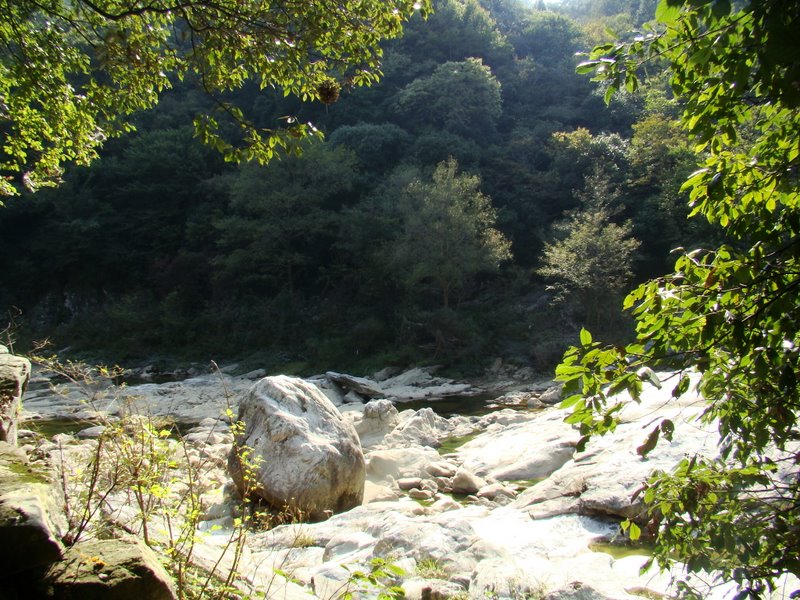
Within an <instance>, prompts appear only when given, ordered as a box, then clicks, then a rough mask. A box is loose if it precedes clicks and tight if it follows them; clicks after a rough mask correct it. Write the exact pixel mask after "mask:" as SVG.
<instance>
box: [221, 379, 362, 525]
mask: <svg viewBox="0 0 800 600" xmlns="http://www.w3.org/2000/svg"><path fill="white" fill-rule="evenodd" d="M238 420H239V421H240V422H241V423H243V425H244V431H243V432H242V433H240V434H239V435H238V436H237V439H236V444H235V445H234V451H232V453H231V455H230V459H229V461H228V466H229V469H230V471H231V475H232V477H233V479H234V482H235V483H236V485H237V487H238V489H239V491H240V493H249V494H251V495H255V496H258V497H260V498H262V499H264V500H265V501H266V502H267V503H269V504H270V505H271V506H273V507H275V508H277V509H284V508H288V509H291V510H297V511H300V513H301V514H302V515H303V516H305V517H308V518H310V519H312V520H317V519H322V518H325V517H326V516H329V515H330V514H332V513H338V512H341V511H344V510H348V509H350V508H352V507H354V506H357V505H359V504H360V503H361V501H362V499H363V496H364V481H365V473H366V468H365V462H364V454H363V452H362V450H361V444H360V442H359V439H358V435H357V434H356V431H355V429H354V427H353V425H352V424H351V423H350V422H349V421H348V420H346V419H345V418H343V417H342V415H341V413H340V412H339V411H338V410H337V409H336V407H335V406H334V405H333V404H332V403H331V401H330V400H329V399H328V398H327V397H326V396H325V395H324V394H323V393H322V392H321V391H320V390H319V389H318V388H317V387H316V386H315V385H313V384H312V383H309V382H307V381H304V380H302V379H297V378H294V377H287V376H283V375H281V376H276V377H265V378H264V379H262V380H261V381H259V382H258V383H256V384H255V385H254V386H253V388H252V389H251V390H250V393H249V394H248V395H247V396H246V397H245V398H243V399H242V401H241V402H240V404H239V416H238ZM237 447H238V448H242V447H249V448H252V450H253V457H254V458H255V460H256V461H258V464H256V465H254V467H255V479H256V481H255V482H254V484H253V485H252V487H250V488H249V489H245V487H246V484H245V481H244V479H245V478H244V477H243V469H242V465H241V462H240V458H239V453H237V451H236V448H237Z"/></svg>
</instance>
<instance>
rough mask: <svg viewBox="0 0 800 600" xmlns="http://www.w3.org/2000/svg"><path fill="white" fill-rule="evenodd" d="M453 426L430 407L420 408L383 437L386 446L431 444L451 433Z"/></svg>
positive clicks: (434, 445) (437, 442) (435, 445)
mask: <svg viewBox="0 0 800 600" xmlns="http://www.w3.org/2000/svg"><path fill="white" fill-rule="evenodd" d="M452 431H453V426H452V424H451V423H450V422H449V421H448V420H447V419H445V418H443V417H440V416H439V415H437V414H436V413H435V412H434V411H433V409H431V408H421V409H420V410H418V411H417V412H416V413H415V414H414V415H413V416H412V417H411V418H409V419H407V420H405V421H403V422H401V423H400V424H399V425H398V426H397V427H396V428H395V429H394V430H393V431H392V432H391V433H389V434H388V435H387V436H386V437H385V438H384V441H383V443H384V445H386V446H387V447H390V448H391V447H408V446H412V445H417V446H431V447H434V448H435V447H437V446H439V445H440V444H441V441H442V440H443V439H445V438H447V437H449V436H450V435H452Z"/></svg>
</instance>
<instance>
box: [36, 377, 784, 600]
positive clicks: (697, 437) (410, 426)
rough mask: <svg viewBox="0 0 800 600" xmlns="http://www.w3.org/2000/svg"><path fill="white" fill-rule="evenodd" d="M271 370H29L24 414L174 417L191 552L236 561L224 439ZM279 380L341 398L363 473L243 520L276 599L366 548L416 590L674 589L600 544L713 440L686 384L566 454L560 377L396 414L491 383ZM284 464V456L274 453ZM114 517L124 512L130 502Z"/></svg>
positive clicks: (726, 589)
mask: <svg viewBox="0 0 800 600" xmlns="http://www.w3.org/2000/svg"><path fill="white" fill-rule="evenodd" d="M264 375H265V374H264V373H263V372H252V373H248V374H245V375H240V376H233V375H230V374H225V373H216V374H211V375H199V376H196V377H192V378H187V379H185V380H183V381H176V382H169V383H163V384H154V383H151V384H142V385H135V386H134V385H131V386H127V387H123V388H117V387H113V386H112V387H109V386H104V385H98V386H97V388H96V389H93V390H91V393H90V394H88V399H87V393H86V392H87V391H86V390H85V389H83V390H81V389H79V386H76V385H73V384H69V383H63V384H62V386H61V390H60V392H61V393H60V394H56V393H54V391H53V384H54V383H57V382H54V381H53V380H51V379H50V378H49V377H46V376H44V375H43V374H41V373H39V374H37V373H34V376H33V378H32V380H31V384H30V389H29V391H28V392H27V394H26V396H25V401H24V413H23V417H24V418H25V419H26V421H25V422H24V424H23V425H22V427H24V428H35V426H36V422H37V420H38V421H40V422H41V421H42V420H52V419H78V418H80V419H85V418H92V417H96V416H97V415H98V414H101V413H102V414H106V415H110V416H111V417H112V418H113V417H115V416H118V415H119V414H120V413H121V412H125V411H138V412H141V413H143V414H148V415H157V416H159V417H168V418H170V419H173V420H174V421H175V422H177V423H179V424H181V426H182V431H183V432H184V436H183V439H184V441H185V442H186V444H187V446H188V447H189V448H190V454H191V456H194V457H196V460H198V461H199V460H202V461H203V465H204V472H203V482H202V483H203V485H204V490H205V492H204V495H203V511H204V512H203V523H202V526H201V529H202V530H203V534H202V536H201V537H200V542H199V543H198V545H197V547H196V550H195V559H196V560H197V561H198V562H200V563H201V564H206V565H212V564H215V563H216V562H219V563H220V564H221V565H222V566H223V567H224V565H225V564H226V561H230V560H232V559H231V558H230V557H229V556H226V555H225V553H224V549H225V547H226V540H228V539H229V535H230V530H231V527H232V524H233V522H234V521H233V519H234V518H235V514H234V512H232V503H231V490H232V489H233V486H232V485H231V481H232V480H231V475H230V474H229V472H228V469H227V465H228V458H229V456H230V452H231V447H232V444H233V438H234V436H233V433H232V432H231V427H230V422H231V420H232V415H234V414H237V411H238V410H239V402H240V400H241V399H243V398H247V397H248V395H252V392H251V390H253V389H261V390H262V392H263V390H264V388H265V386H267V387H270V386H272V387H274V386H275V385H276V380H275V379H268V380H263V379H262V377H263V376H264ZM661 377H662V378H664V379H667V378H669V375H668V374H662V376H661ZM278 383H279V384H280V386H286V385H291V386H296V387H298V388H309V387H311V388H313V390H320V391H321V392H323V393H324V394H325V396H326V399H325V400H321V401H320V402H322V403H323V404H324V403H326V402H329V403H330V405H331V407H333V406H335V407H336V408H335V409H333V410H335V411H336V414H335V415H333V416H332V417H331V418H334V420H336V421H341V422H342V426H343V428H344V429H346V430H348V431H352V432H354V434H355V435H356V436H357V440H356V442H357V443H358V444H359V445H360V453H361V454H362V456H363V461H364V462H363V467H358V466H356V469H358V468H363V469H364V470H363V471H361V473H362V474H361V475H359V477H363V490H358V491H357V492H352V490H351V491H348V494H349V496H348V498H349V500H348V503H347V506H352V505H353V504H357V506H355V507H353V508H349V509H346V508H347V507H346V506H342V507H341V508H342V509H346V510H343V511H342V512H338V514H333V516H331V517H330V518H328V519H326V520H317V521H316V522H308V523H293V524H288V525H281V526H278V527H275V528H273V529H270V530H268V531H260V532H251V533H250V534H249V535H248V537H247V543H246V548H245V551H244V553H243V555H242V562H241V563H240V567H239V569H240V571H241V573H242V575H243V577H244V580H246V581H247V582H248V585H249V586H250V589H251V590H252V591H256V590H259V591H261V592H264V593H265V594H266V595H267V597H270V598H278V597H280V598H290V599H295V598H296V599H298V600H299V599H301V598H303V599H312V598H321V599H326V600H327V599H329V598H337V597H340V596H341V594H342V593H343V591H346V590H349V589H350V587H349V586H350V583H349V581H350V576H351V573H352V572H353V570H354V569H366V568H368V565H369V564H370V561H371V560H372V559H375V558H382V559H387V560H390V561H392V562H394V563H395V564H397V565H398V566H399V567H401V568H402V569H403V570H404V571H405V573H406V574H405V575H404V576H402V577H399V578H398V580H397V583H398V584H400V585H402V588H403V590H404V592H405V595H406V597H408V598H456V597H457V598H467V597H471V598H485V597H491V598H546V599H548V600H561V599H564V600H566V599H574V600H590V599H592V600H593V599H597V600H624V599H634V598H642V597H645V598H661V597H668V596H669V595H670V594H671V592H673V591H674V587H673V585H672V578H671V574H669V573H659V572H658V571H657V570H656V569H654V568H650V569H649V570H647V571H646V572H644V573H640V567H641V566H642V564H643V563H644V562H645V560H646V558H647V557H646V551H645V550H641V551H639V552H636V551H635V550H634V551H633V552H632V553H630V555H628V556H625V557H616V556H617V555H612V554H609V553H607V552H605V551H600V550H599V549H600V548H601V547H602V544H603V543H605V542H609V541H612V540H614V539H616V538H618V536H619V534H620V532H619V522H620V520H622V519H623V518H633V519H635V518H637V516H638V515H639V512H640V510H641V506H640V504H639V502H638V501H636V500H632V497H633V495H634V491H635V490H636V489H637V488H639V487H640V486H641V484H642V483H643V482H644V481H645V480H646V478H647V476H648V474H649V473H650V472H651V471H652V470H653V469H656V468H662V469H669V468H671V467H672V465H674V464H675V462H676V461H678V460H680V459H681V458H683V457H684V456H686V455H687V454H693V453H696V452H700V453H706V454H715V453H716V451H717V442H718V436H717V434H716V432H715V430H714V428H713V427H710V428H709V427H702V426H700V425H699V424H698V422H697V416H698V415H699V413H700V411H702V409H703V401H702V399H701V398H699V397H698V396H697V394H696V393H695V392H693V391H691V390H690V391H689V392H687V393H685V394H684V395H682V396H681V397H680V398H678V399H677V400H673V399H671V398H670V394H669V391H667V389H668V388H669V389H671V387H672V386H670V385H666V386H664V389H663V390H659V389H656V388H651V389H649V390H648V391H647V392H646V393H645V394H644V395H643V398H642V401H641V403H639V404H634V405H630V406H629V407H628V408H626V409H625V411H624V412H623V413H622V423H621V425H620V426H619V427H618V428H617V430H616V431H615V432H614V433H613V434H611V435H608V436H606V437H603V438H599V439H594V440H592V441H591V442H590V443H589V444H588V445H587V447H586V448H585V450H584V451H583V452H576V450H575V445H576V443H577V441H578V438H579V435H578V433H577V431H576V430H575V429H574V428H573V427H572V426H570V425H568V424H566V423H564V417H565V412H564V411H562V410H561V409H559V408H556V407H552V406H549V405H548V404H547V402H549V403H552V402H553V401H554V399H555V398H556V397H557V395H558V394H557V389H548V387H547V386H546V385H542V384H541V383H540V384H536V385H533V384H528V385H520V383H519V382H517V385H516V387H517V388H523V389H522V391H520V390H519V389H517V391H515V392H513V393H509V394H505V395H503V394H502V392H498V394H497V395H498V396H501V395H503V398H502V399H500V400H499V402H498V403H499V404H504V403H505V404H512V405H513V407H510V408H499V409H497V410H494V411H493V412H490V413H489V414H486V415H483V416H475V417H464V416H454V417H450V418H444V417H442V416H439V415H437V414H436V413H435V412H434V411H433V410H432V409H431V408H423V409H420V410H403V403H402V401H403V400H409V399H419V398H426V397H430V398H433V397H441V396H446V395H448V394H456V393H457V394H470V393H478V392H485V390H477V389H474V388H473V387H471V386H469V385H468V384H465V383H458V382H452V381H448V380H445V379H441V378H437V377H435V376H433V375H432V374H431V373H430V372H429V371H425V370H415V371H413V372H409V373H401V374H396V375H394V377H388V376H387V374H383V376H378V377H374V378H371V379H365V378H356V377H351V376H348V375H344V374H338V373H327V374H326V375H324V376H320V377H318V378H312V379H311V380H308V381H301V380H294V381H292V380H290V378H284V379H282V380H280V381H279V382H278ZM262 392H258V393H262ZM270 393H273V392H270ZM311 393H316V392H311ZM273 395H274V394H273ZM541 400H545V401H547V402H546V403H542V402H541ZM303 402H305V401H303ZM303 406H304V407H305V404H303ZM293 410H294V412H293V413H292V414H293V416H292V417H291V418H292V419H295V420H298V419H300V420H302V418H303V417H302V414H301V413H304V412H305V408H303V409H302V410H301V409H293ZM325 410H329V409H328V408H325V409H324V410H322V412H324V411H325ZM240 414H241V413H240ZM314 418H315V419H316V418H317V417H314ZM663 418H669V419H671V420H672V421H673V422H674V423H675V424H676V428H677V430H678V431H679V435H676V436H675V437H674V439H673V440H672V441H670V442H662V443H660V444H659V445H658V446H657V448H656V449H655V450H654V451H653V452H651V453H650V454H648V455H647V458H646V459H645V458H642V457H640V456H639V455H638V454H637V453H636V448H637V446H639V445H640V444H641V443H642V441H643V440H644V438H646V436H647V433H648V432H649V430H650V429H651V428H652V423H653V422H656V421H658V420H660V419H663ZM301 428H304V429H305V430H309V428H308V427H307V426H306V425H303V424H301ZM267 429H268V428H267ZM311 429H313V428H311ZM322 429H324V427H322ZM262 431H266V429H262ZM269 431H273V433H274V430H269ZM309 431H310V434H309V437H308V439H306V441H304V442H303V443H302V444H300V445H301V446H303V447H306V448H311V447H313V444H320V445H328V446H330V445H331V444H329V443H328V442H327V441H325V440H322V441H320V436H321V431H318V432H317V433H314V431H311V430H309ZM96 434H97V431H96V430H95V431H92V430H91V429H89V428H87V429H84V430H82V431H80V432H78V433H77V434H75V435H67V434H60V435H58V436H56V437H55V438H54V439H53V440H52V441H35V438H34V437H33V436H31V435H30V434H27V433H25V434H24V435H23V438H22V439H23V441H24V443H25V444H27V446H28V447H27V448H25V449H26V450H27V451H28V452H29V453H35V454H40V455H41V454H48V453H49V454H50V455H52V452H53V450H54V449H55V448H56V447H57V448H58V449H59V452H60V453H61V455H64V454H65V449H68V450H67V451H66V454H67V455H72V456H80V452H81V448H85V447H88V445H90V444H91V443H92V437H93V436H95V435H96ZM251 434H252V432H251ZM281 435H284V436H285V435H287V434H285V433H281ZM292 435H294V434H292ZM262 437H263V435H262ZM266 437H273V438H274V437H275V435H273V434H270V435H267V436H266ZM456 439H457V440H458V443H459V444H460V445H457V444H455V443H454V440H456ZM174 443H177V442H174ZM451 446H452V447H451ZM315 452H316V451H314V452H310V454H308V455H307V456H311V455H314V456H316V454H315ZM336 452H338V450H336ZM275 456H277V455H276V454H275V451H274V450H264V461H265V463H264V465H263V468H264V470H265V474H266V475H269V471H270V467H271V465H270V460H272V461H273V464H274V461H276V460H277V459H276V458H275ZM289 460H294V459H281V461H279V462H281V463H286V461H289ZM315 460H316V459H315ZM304 461H305V462H308V461H307V460H306V459H302V460H301V461H300V462H301V463H302V462H304ZM357 463H358V461H357V460H355V459H354V464H356V465H357ZM287 464H288V463H287ZM287 464H281V465H275V468H276V469H277V468H283V469H285V468H286V467H287ZM298 464H299V463H298ZM315 464H316V463H315ZM319 464H324V463H322V462H321V463H319ZM327 470H328V469H326V468H324V467H323V468H322V471H327ZM284 479H285V477H284ZM348 489H349V488H348ZM354 494H357V496H358V498H359V501H358V502H355V503H354V502H353V501H352V497H353V495H354ZM334 512H335V511H334ZM116 514H117V516H118V517H120V518H121V517H122V516H124V510H123V508H122V507H120V508H119V510H118V512H117V513H116ZM123 520H124V519H123ZM56 537H57V536H56ZM59 543H60V542H59ZM59 552H61V553H62V554H63V552H62V550H61V549H60V550H59ZM276 573H281V574H282V575H276ZM796 587H797V582H789V585H788V587H786V588H785V589H779V590H777V591H776V593H775V595H774V598H776V599H777V598H784V597H787V598H788V593H789V591H791V590H794V589H796ZM732 590H733V588H732V586H728V585H723V586H719V587H717V588H715V589H713V590H710V591H709V592H708V597H709V598H726V597H730V596H731V595H732V593H733V591H732ZM365 595H366V596H369V595H370V594H369V593H365Z"/></svg>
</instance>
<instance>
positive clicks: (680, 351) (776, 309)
mask: <svg viewBox="0 0 800 600" xmlns="http://www.w3.org/2000/svg"><path fill="white" fill-rule="evenodd" d="M739 7H741V8H739ZM656 17H657V20H658V22H657V23H656V24H655V25H654V26H653V27H652V28H651V29H650V30H648V31H646V32H645V33H644V34H643V35H642V36H639V37H637V38H636V39H635V40H634V41H633V42H630V43H620V44H610V45H606V46H601V47H598V48H595V50H594V51H593V52H592V53H591V54H590V56H589V60H588V61H586V62H584V63H582V64H581V65H580V66H579V67H578V70H579V72H586V73H594V74H595V79H596V80H599V81H604V82H607V83H608V84H609V88H608V90H609V93H608V96H607V97H608V98H610V97H611V95H612V94H613V93H614V92H615V91H617V90H618V89H619V88H620V87H621V86H623V85H624V86H625V87H627V88H628V89H629V90H635V89H636V88H637V86H638V83H639V80H640V78H641V77H642V76H643V75H642V71H643V68H644V67H645V66H650V65H656V66H658V65H663V64H664V63H666V64H667V65H668V66H669V68H670V69H671V79H670V84H671V87H672V91H673V93H674V94H675V95H676V96H677V97H678V98H679V99H680V100H681V101H682V102H683V107H684V112H683V115H682V118H681V121H682V125H683V127H684V128H685V129H686V130H687V131H688V134H689V136H690V138H691V139H692V141H693V142H694V144H695V148H694V149H695V152H696V154H697V155H698V159H699V160H700V161H701V163H702V164H701V168H700V169H699V170H698V171H696V172H695V173H694V174H692V175H691V176H690V178H689V179H688V181H687V182H686V183H685V185H684V189H686V190H688V191H689V195H690V199H691V207H692V215H693V216H694V217H699V216H703V217H705V218H706V219H707V220H708V221H709V222H711V223H712V224H715V225H718V226H721V227H722V228H723V229H724V232H725V234H726V238H727V243H726V244H725V245H722V246H720V247H717V248H713V249H693V250H691V251H687V250H684V249H679V250H678V252H679V256H678V258H677V260H676V263H675V268H674V272H673V273H671V274H669V275H666V276H664V277H661V278H659V279H655V280H652V281H649V282H647V283H645V284H643V285H641V286H640V287H639V288H637V289H636V290H634V291H633V292H632V293H631V294H630V295H629V296H628V297H627V299H626V300H625V304H624V306H625V308H626V309H629V310H631V311H632V313H633V315H634V317H635V319H636V322H637V328H636V332H637V339H636V341H635V342H634V343H632V344H629V345H628V346H627V347H625V348H622V347H607V346H603V345H602V344H599V343H597V342H595V341H593V340H592V338H591V335H589V334H588V332H582V334H581V345H580V346H578V347H574V348H571V349H569V350H568V351H567V353H566V355H565V357H564V360H563V362H562V364H561V365H560V366H559V368H558V370H557V376H558V378H559V379H561V380H563V381H564V382H565V395H566V400H565V401H564V405H565V406H572V407H573V413H572V415H571V416H570V417H569V420H570V421H571V422H573V423H576V424H578V425H579V426H580V428H581V432H582V434H583V436H584V437H583V438H582V440H581V442H582V444H584V445H585V443H586V441H587V440H588V439H589V436H591V435H594V434H602V433H605V432H607V431H611V430H613V429H614V427H615V426H616V417H615V415H616V413H617V412H618V411H619V410H620V409H621V408H622V406H623V403H624V402H625V400H623V399H621V398H624V396H622V397H621V396H618V395H617V394H618V393H619V392H622V391H627V392H629V393H630V396H631V397H632V398H633V399H634V400H636V399H638V398H639V394H640V393H641V390H642V385H643V380H647V379H650V378H651V377H650V376H651V374H652V373H653V372H652V370H651V369H652V368H667V369H671V370H675V371H678V372H679V374H680V377H679V380H678V384H677V385H676V386H675V388H674V390H673V396H675V397H677V396H679V395H681V394H682V393H683V392H685V391H686V390H687V389H688V388H689V386H690V379H689V375H688V373H689V372H691V371H695V372H697V373H699V376H700V378H699V382H698V384H697V386H698V391H699V392H700V393H701V394H702V395H703V397H704V398H705V399H706V401H707V405H706V408H705V411H704V413H703V415H702V419H703V420H704V421H705V422H713V423H718V428H719V436H720V445H719V455H718V456H716V457H706V458H701V457H687V458H686V460H684V461H682V462H681V463H680V464H679V465H678V466H677V467H676V468H675V469H674V470H673V472H672V473H655V474H653V476H652V477H651V479H650V480H649V482H648V483H647V486H646V489H645V494H644V500H645V504H646V506H647V509H648V516H647V518H648V519H649V523H648V525H649V526H650V527H651V530H654V531H657V535H656V540H655V542H656V547H655V555H654V556H655V559H656V560H657V561H658V562H659V564H660V565H661V566H662V567H664V568H666V567H668V566H670V565H671V564H673V563H674V562H676V561H680V562H682V563H684V564H685V566H686V568H687V569H688V570H689V571H692V572H698V571H709V570H715V571H716V573H717V574H718V576H719V578H720V579H721V580H734V581H736V582H737V583H738V584H739V590H740V591H739V594H738V597H739V598H745V597H753V598H756V597H761V596H762V595H763V594H764V593H765V592H766V591H767V590H769V589H771V587H772V586H773V585H774V583H775V581H776V580H777V578H779V577H781V576H782V575H784V574H787V573H790V574H794V575H795V576H800V558H798V557H800V516H798V515H800V477H798V471H799V469H798V462H800V452H798V450H800V444H799V442H800V428H799V427H798V416H800V386H799V385H798V376H799V375H800V294H798V287H800V193H799V192H798V191H799V190H800V185H798V184H799V183H800V181H799V179H798V177H799V174H798V170H799V169H800V144H798V140H799V139H800V112H799V111H800V85H798V83H797V82H798V81H800V65H799V63H798V62H797V60H796V57H797V56H798V51H800V39H798V37H797V35H796V31H797V25H798V23H800V3H799V2H785V1H780V0H766V1H763V2H745V3H742V4H737V5H736V8H734V7H733V6H732V4H731V3H730V2H728V1H727V0H714V1H712V2H708V1H703V2H701V1H699V0H661V1H660V3H659V5H658V9H657V11H656ZM792 32H795V33H792ZM669 433H670V435H671V434H672V432H671V431H669ZM651 435H653V434H651ZM675 435H679V432H675ZM649 442H650V443H648V442H646V443H645V444H644V445H643V446H644V449H643V450H644V451H649V449H652V448H649V449H648V448H647V446H651V445H652V446H654V445H655V443H656V442H657V436H656V435H653V439H652V440H649ZM639 525H641V523H640V524H629V525H628V527H629V533H630V534H631V537H637V536H638V534H639V532H640V527H639ZM685 591H687V590H685ZM797 593H798V591H796V592H795V594H797Z"/></svg>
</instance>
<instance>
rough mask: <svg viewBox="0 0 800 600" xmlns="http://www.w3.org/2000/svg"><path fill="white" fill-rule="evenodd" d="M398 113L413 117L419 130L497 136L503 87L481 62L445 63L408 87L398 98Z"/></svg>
mask: <svg viewBox="0 0 800 600" xmlns="http://www.w3.org/2000/svg"><path fill="white" fill-rule="evenodd" d="M396 110H397V112H398V113H399V114H401V115H403V116H405V117H407V118H408V117H412V116H413V117H414V122H413V123H414V125H415V126H416V127H420V126H424V125H432V126H434V127H436V128H437V129H443V130H445V131H448V132H450V133H455V134H457V135H462V136H464V137H467V138H473V139H476V138H481V137H482V136H485V135H488V134H491V133H493V132H494V128H495V123H496V121H497V118H498V117H499V116H500V112H501V109H500V83H499V82H498V81H497V79H496V78H495V77H494V75H492V71H491V69H490V68H489V67H488V66H486V65H484V64H483V62H482V61H481V59H479V58H468V59H467V60H465V61H463V62H446V63H443V64H441V65H439V66H438V67H437V68H436V70H435V71H434V72H433V73H432V74H431V75H429V76H428V77H421V78H419V79H416V80H414V81H413V82H411V83H410V84H409V85H407V86H406V87H405V88H404V89H403V90H402V91H401V92H400V93H399V94H398V96H397V100H396Z"/></svg>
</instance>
